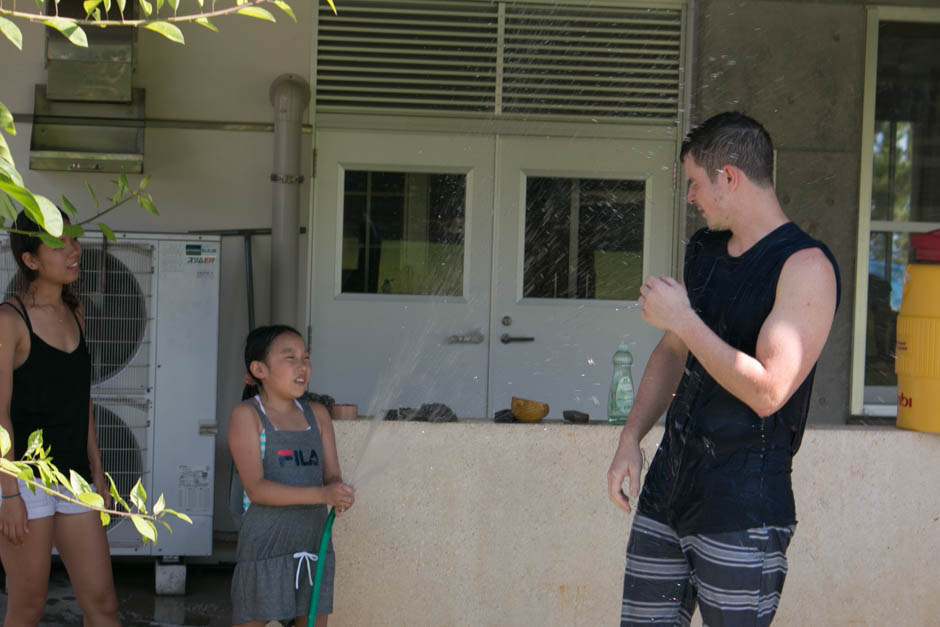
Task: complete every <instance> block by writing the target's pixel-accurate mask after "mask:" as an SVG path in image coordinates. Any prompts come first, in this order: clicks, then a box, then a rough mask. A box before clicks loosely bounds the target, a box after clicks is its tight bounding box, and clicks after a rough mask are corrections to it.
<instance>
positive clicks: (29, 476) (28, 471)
mask: <svg viewBox="0 0 940 627" xmlns="http://www.w3.org/2000/svg"><path fill="white" fill-rule="evenodd" d="M16 478H17V479H22V480H23V481H33V480H35V479H36V475H35V474H33V469H32V468H30V467H29V466H27V467H26V468H23V469H22V470H20V474H18V475H16Z"/></svg>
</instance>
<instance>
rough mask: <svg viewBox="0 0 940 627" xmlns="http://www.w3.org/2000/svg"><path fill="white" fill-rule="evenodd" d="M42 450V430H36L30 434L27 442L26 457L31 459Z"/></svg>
mask: <svg viewBox="0 0 940 627" xmlns="http://www.w3.org/2000/svg"><path fill="white" fill-rule="evenodd" d="M41 450H42V429H36V430H35V431H33V432H32V433H30V434H29V438H28V439H27V440H26V453H24V457H31V456H33V455H35V454H36V452H37V451H41Z"/></svg>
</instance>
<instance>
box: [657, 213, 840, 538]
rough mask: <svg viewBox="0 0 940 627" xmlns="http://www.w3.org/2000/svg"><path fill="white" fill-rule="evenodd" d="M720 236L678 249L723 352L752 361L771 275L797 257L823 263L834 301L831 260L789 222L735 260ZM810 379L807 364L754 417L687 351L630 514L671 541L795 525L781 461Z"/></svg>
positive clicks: (697, 304) (797, 434) (802, 417)
mask: <svg viewBox="0 0 940 627" xmlns="http://www.w3.org/2000/svg"><path fill="white" fill-rule="evenodd" d="M730 235H731V233H730V232H728V231H717V232H716V231H708V230H706V229H703V230H701V231H699V232H697V233H696V234H695V235H694V236H693V237H692V239H691V240H689V244H688V246H687V248H686V262H685V277H684V279H685V286H686V289H687V291H688V295H689V301H690V303H691V305H692V307H693V309H695V311H696V313H698V315H699V316H700V317H701V319H702V320H703V321H704V322H705V324H707V325H708V326H709V328H710V329H711V330H712V331H714V332H715V334H716V335H718V336H719V337H720V338H721V339H722V340H724V341H725V342H727V343H728V344H730V345H731V346H732V347H734V348H736V349H738V350H740V351H742V352H744V353H747V354H748V355H751V356H754V355H755V354H756V352H757V337H758V335H759V334H760V330H761V327H762V326H763V324H764V321H765V320H766V318H767V316H768V315H769V314H770V311H771V310H772V309H773V307H774V301H775V299H776V293H777V281H778V279H779V278H780V272H781V270H782V269H783V265H784V264H785V263H786V261H787V259H789V258H790V256H791V255H792V254H793V253H795V252H797V251H799V250H803V249H805V248H819V249H820V250H822V252H823V253H825V255H826V256H827V257H828V259H829V261H830V262H831V263H832V266H833V269H834V271H835V275H836V298H837V303H838V297H839V290H840V286H839V268H838V265H837V264H836V261H835V258H834V257H833V256H832V253H831V252H830V251H829V249H828V248H827V247H826V246H825V244H823V243H822V242H819V241H817V240H815V239H813V238H811V237H810V236H808V235H807V234H806V233H804V232H803V231H801V230H800V228H799V227H797V226H796V225H795V224H793V223H792V222H788V223H786V224H784V225H782V226H780V227H778V228H777V229H775V230H773V231H772V232H771V233H769V234H768V235H766V236H765V237H764V238H763V239H761V240H760V241H759V242H757V243H756V244H755V245H754V246H752V247H751V248H750V249H748V250H747V251H745V252H744V254H742V255H740V256H739V257H731V256H730V255H728V239H729V238H730ZM815 372H816V368H815V366H814V367H813V368H812V370H811V371H810V373H809V375H808V376H807V377H806V379H805V380H804V381H803V383H802V384H801V385H800V387H799V388H798V389H797V390H796V392H794V394H793V396H791V397H790V399H789V400H788V401H787V403H786V404H785V405H784V406H783V407H782V408H781V409H780V410H779V411H777V412H776V413H775V414H773V415H771V416H768V417H766V418H760V417H759V416H758V415H757V414H756V413H755V412H754V411H753V410H751V408H750V407H748V406H747V405H745V404H744V403H743V402H742V401H740V400H739V399H738V398H736V397H735V396H734V395H733V394H731V393H730V392H728V391H727V390H725V389H724V388H723V387H721V386H720V385H719V384H718V383H717V382H716V381H715V380H714V379H713V378H712V377H711V375H709V374H708V372H707V371H706V370H705V368H704V367H703V366H702V365H701V364H700V363H699V361H698V360H697V359H696V358H695V356H694V355H692V354H691V353H689V357H688V360H687V362H686V365H685V374H684V375H683V377H682V380H681V382H680V383H679V388H678V389H677V390H676V394H675V397H674V398H673V401H672V403H671V405H670V406H669V411H668V412H667V414H666V430H665V433H664V434H663V441H662V444H661V445H660V448H659V450H658V451H657V453H656V456H655V458H654V460H653V463H652V465H651V466H650V470H649V474H648V475H647V479H646V482H645V484H644V491H643V495H642V496H641V498H640V506H639V509H640V511H641V512H643V513H644V514H645V515H647V516H650V517H652V518H654V519H657V520H660V521H661V522H664V523H667V524H670V525H672V526H673V527H674V528H675V529H676V530H677V531H678V532H679V535H687V534H691V533H722V532H729V531H740V530H743V529H749V528H752V527H760V526H762V525H787V524H791V523H794V522H796V511H795V508H794V502H793V491H792V487H791V484H790V471H791V462H792V457H793V455H794V454H795V453H796V451H797V449H798V448H799V446H800V441H801V439H802V437H803V430H804V428H805V426H806V416H807V413H808V411H809V401H810V395H811V393H812V389H813V378H814V375H815Z"/></svg>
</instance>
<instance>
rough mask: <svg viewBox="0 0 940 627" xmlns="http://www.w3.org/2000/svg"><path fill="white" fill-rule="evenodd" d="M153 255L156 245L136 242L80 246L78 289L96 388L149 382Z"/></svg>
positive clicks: (136, 387) (133, 388)
mask: <svg viewBox="0 0 940 627" xmlns="http://www.w3.org/2000/svg"><path fill="white" fill-rule="evenodd" d="M118 248H119V249H120V253H122V254H120V257H118V255H117V254H116V253H118V250H115V249H118ZM152 256H153V252H152V249H150V248H149V247H143V246H137V245H133V246H128V245H116V246H108V247H107V249H106V248H105V247H103V246H102V245H85V246H84V247H83V249H82V262H81V264H82V271H81V274H80V275H79V278H78V284H77V289H78V292H79V295H80V296H81V299H82V305H83V307H84V308H85V329H86V339H87V341H88V350H89V352H90V353H91V363H92V372H91V381H92V385H94V386H96V388H97V389H96V392H105V391H108V392H117V393H121V392H123V393H129V392H139V391H143V390H145V389H146V388H147V386H148V378H149V373H148V371H147V370H148V363H149V359H148V357H149V355H148V354H147V351H148V350H149V344H150V342H149V337H148V326H149V325H148V322H149V312H148V309H149V307H148V305H149V302H150V296H151V294H150V292H151V280H152V275H153V266H152V263H151V259H152Z"/></svg>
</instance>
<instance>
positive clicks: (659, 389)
mask: <svg viewBox="0 0 940 627" xmlns="http://www.w3.org/2000/svg"><path fill="white" fill-rule="evenodd" d="M687 356H688V349H686V347H685V344H683V343H682V340H681V339H679V336H677V335H676V334H675V333H672V332H671V331H667V332H666V334H665V335H664V336H663V339H661V340H660V341H659V344H657V345H656V348H655V349H654V350H653V354H652V355H650V359H649V362H647V364H646V370H644V371H643V378H642V379H640V387H639V388H637V393H636V399H635V401H634V403H633V408H632V409H631V410H630V415H629V416H628V417H627V421H626V423H625V424H624V426H623V431H621V433H620V443H619V445H618V446H617V452H616V453H615V454H614V459H613V462H612V463H611V465H610V470H608V471H607V492H608V495H609V496H610V500H612V501H613V502H614V504H615V505H617V507H619V508H620V509H622V510H624V511H625V512H629V511H630V502H629V499H628V498H627V495H626V494H624V492H623V482H624V480H626V479H629V481H630V496H631V497H632V498H636V497H637V496H638V495H639V494H640V473H641V472H642V470H643V468H642V457H641V455H640V441H641V440H642V439H643V437H644V436H646V434H647V433H649V430H650V429H651V428H652V427H653V425H654V424H656V421H657V420H658V419H659V417H660V416H662V415H663V413H664V412H665V411H666V409H667V408H668V407H669V403H670V401H671V400H672V396H673V394H674V393H675V391H676V388H677V387H678V386H679V381H680V380H681V379H682V372H683V370H684V368H685V360H686V357H687Z"/></svg>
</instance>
